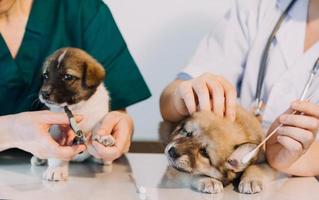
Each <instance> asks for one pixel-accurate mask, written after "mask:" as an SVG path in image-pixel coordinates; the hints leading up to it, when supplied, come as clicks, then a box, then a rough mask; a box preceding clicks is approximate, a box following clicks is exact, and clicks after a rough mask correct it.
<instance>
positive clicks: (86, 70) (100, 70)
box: [82, 62, 105, 88]
mask: <svg viewBox="0 0 319 200" xmlns="http://www.w3.org/2000/svg"><path fill="white" fill-rule="evenodd" d="M82 77H83V78H82V83H83V85H84V86H85V87H89V88H90V87H97V86H98V85H100V84H101V83H102V81H103V80H104V78H105V70H104V67H103V66H102V65H101V64H99V63H97V62H84V63H83V76H82Z"/></svg>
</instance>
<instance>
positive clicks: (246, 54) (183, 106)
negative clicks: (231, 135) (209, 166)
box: [161, 0, 319, 176]
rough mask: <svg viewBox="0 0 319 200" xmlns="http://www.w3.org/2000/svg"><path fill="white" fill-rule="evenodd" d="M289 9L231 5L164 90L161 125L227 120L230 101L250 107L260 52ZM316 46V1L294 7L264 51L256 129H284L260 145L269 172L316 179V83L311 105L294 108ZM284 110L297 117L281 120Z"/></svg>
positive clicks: (273, 0)
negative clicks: (196, 117)
mask: <svg viewBox="0 0 319 200" xmlns="http://www.w3.org/2000/svg"><path fill="white" fill-rule="evenodd" d="M290 2H291V0H238V1H236V2H235V4H234V5H233V8H232V9H231V11H230V12H229V13H228V14H227V16H226V17H225V19H223V20H222V22H221V23H220V24H218V25H217V26H216V27H214V29H215V30H216V31H214V33H211V34H210V35H208V36H207V37H205V38H204V39H203V40H202V42H201V43H200V45H199V48H198V49H197V51H196V53H195V55H194V56H193V58H192V59H191V61H190V63H189V64H188V66H186V67H185V68H184V69H183V70H182V71H181V73H179V75H178V78H177V80H175V81H173V82H172V83H171V84H170V85H169V86H168V87H167V88H166V89H165V90H164V92H163V94H162V96H161V112H162V116H163V118H164V119H165V120H169V121H179V120H180V119H182V118H184V117H185V116H187V115H189V114H190V113H193V112H195V111H196V110H212V111H214V112H216V113H217V114H218V115H221V116H222V115H225V117H228V118H229V119H231V120H234V118H235V105H236V94H238V97H239V102H240V104H241V105H243V106H244V107H246V108H248V109H253V108H255V107H256V106H255V104H254V103H255V95H256V85H257V79H258V73H259V68H260V63H261V59H262V56H263V51H264V49H265V46H266V43H267V40H268V38H269V37H270V34H271V33H272V31H273V30H274V27H275V25H276V23H277V22H278V20H279V18H280V17H281V16H282V13H283V12H284V11H285V10H286V8H287V7H288V5H289V4H290ZM318 41H319V1H318V0H296V2H295V3H294V4H293V5H292V7H291V8H290V9H289V11H288V14H287V16H285V18H284V20H283V21H282V23H281V24H280V27H279V30H278V32H277V33H276V35H275V37H274V39H273V40H272V41H271V46H270V49H269V51H268V52H269V55H268V59H267V64H266V66H267V70H266V73H265V76H264V77H265V78H264V84H263V87H262V93H261V99H262V100H263V102H264V105H263V106H262V107H263V112H262V113H263V114H262V119H263V124H264V125H266V126H267V125H268V128H269V127H271V128H270V129H269V130H270V131H271V130H272V129H274V127H275V126H276V125H278V124H279V123H283V124H284V126H283V127H282V128H281V129H279V131H278V132H277V133H276V135H275V136H274V137H272V138H271V140H270V141H269V142H268V143H267V158H268V161H269V163H270V164H271V165H272V166H273V167H275V168H277V169H278V170H281V171H285V172H288V173H290V174H294V175H306V176H307V175H310V176H311V175H318V174H319V167H318V166H319V143H318V141H317V140H315V137H316V134H317V131H318V126H319V120H318V119H319V106H318V105H316V104H315V103H318V102H319V89H317V87H318V86H317V84H316V81H315V83H314V84H313V85H314V86H313V87H312V88H311V90H310V91H311V93H312V94H311V102H309V101H296V99H298V98H299V96H300V94H301V93H302V90H303V88H304V86H305V83H306V81H307V78H308V77H309V73H310V71H311V69H312V68H313V66H314V63H315V62H316V60H317V59H318V58H319V42H318ZM317 79H319V78H317ZM316 89H317V90H316ZM289 106H290V109H291V108H292V109H294V110H297V111H300V112H302V113H304V115H300V114H296V115H291V114H289V113H291V110H289V111H288V113H285V111H286V110H287V109H288V107H289ZM283 113H284V114H283ZM279 116H280V117H279ZM271 124H272V126H270V125H271Z"/></svg>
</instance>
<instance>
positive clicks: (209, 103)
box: [176, 73, 237, 120]
mask: <svg viewBox="0 0 319 200" xmlns="http://www.w3.org/2000/svg"><path fill="white" fill-rule="evenodd" d="M176 94H177V95H178V96H179V98H181V99H182V102H183V103H184V104H185V107H186V109H187V111H188V113H189V114H192V113H193V112H195V111H196V110H199V111H210V110H212V111H214V112H215V113H216V114H217V115H219V116H221V117H223V116H224V115H225V116H226V117H227V118H229V119H231V120H234V119H235V113H236V99H237V93H236V89H235V88H234V87H233V86H232V85H231V84H230V83H229V82H228V81H226V80H225V79H224V78H222V77H219V76H215V75H212V74H209V73H205V74H203V75H201V76H199V77H197V78H195V79H192V80H189V81H184V82H181V83H180V85H179V87H178V88H177V90H176ZM196 100H198V105H197V101H196ZM178 102H179V101H178ZM178 107H179V108H180V107H183V106H178ZM178 110H180V109H178Z"/></svg>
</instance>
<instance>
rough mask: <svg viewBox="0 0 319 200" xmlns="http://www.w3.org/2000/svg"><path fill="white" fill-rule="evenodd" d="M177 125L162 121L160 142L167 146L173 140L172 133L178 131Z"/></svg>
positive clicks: (159, 130) (159, 129)
mask: <svg viewBox="0 0 319 200" xmlns="http://www.w3.org/2000/svg"><path fill="white" fill-rule="evenodd" d="M177 125H178V124H177V123H172V122H168V121H162V122H160V124H159V128H158V132H159V138H160V141H161V142H162V143H163V144H164V146H166V145H167V144H168V143H170V142H171V140H172V135H171V134H172V132H173V131H174V130H175V129H176V127H177Z"/></svg>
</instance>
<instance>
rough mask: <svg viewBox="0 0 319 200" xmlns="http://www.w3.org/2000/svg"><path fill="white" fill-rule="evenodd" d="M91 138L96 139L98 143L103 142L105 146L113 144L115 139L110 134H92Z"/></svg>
mask: <svg viewBox="0 0 319 200" xmlns="http://www.w3.org/2000/svg"><path fill="white" fill-rule="evenodd" d="M93 140H95V141H97V142H98V143H100V144H103V145H104V146H106V147H110V146H113V145H114V144H115V139H114V138H113V136H112V135H103V136H100V135H94V136H93Z"/></svg>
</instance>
